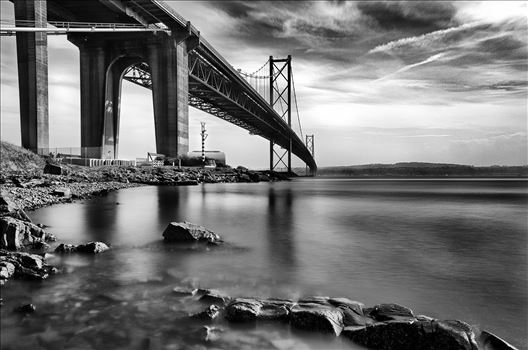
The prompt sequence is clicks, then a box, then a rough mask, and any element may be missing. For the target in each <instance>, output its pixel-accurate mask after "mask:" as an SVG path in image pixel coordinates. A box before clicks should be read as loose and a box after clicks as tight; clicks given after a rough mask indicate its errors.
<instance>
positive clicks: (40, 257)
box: [0, 142, 526, 350]
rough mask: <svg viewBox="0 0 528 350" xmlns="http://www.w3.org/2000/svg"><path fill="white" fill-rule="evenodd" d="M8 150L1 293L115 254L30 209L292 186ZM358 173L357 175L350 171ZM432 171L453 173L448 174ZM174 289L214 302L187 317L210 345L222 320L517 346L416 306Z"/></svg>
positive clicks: (260, 177)
mask: <svg viewBox="0 0 528 350" xmlns="http://www.w3.org/2000/svg"><path fill="white" fill-rule="evenodd" d="M1 151H2V152H1V162H2V164H1V171H2V174H1V176H0V192H1V194H0V231H1V242H0V243H1V244H0V286H1V288H9V287H8V286H9V280H10V279H12V278H15V279H23V280H29V281H31V280H32V281H43V280H46V279H48V278H50V277H52V276H53V275H55V274H58V273H61V267H60V266H51V265H49V264H47V262H46V258H47V257H49V256H50V255H49V254H50V252H52V254H100V253H103V254H104V252H105V251H107V250H110V249H111V246H109V245H107V244H106V243H104V242H87V243H83V244H79V245H76V246H75V245H71V244H62V243H60V237H55V236H54V235H53V234H51V233H49V232H47V231H46V226H45V225H43V224H35V223H32V221H31V219H30V217H29V216H28V215H27V214H26V212H25V210H33V209H36V208H39V207H43V206H47V205H51V204H55V203H63V202H71V201H73V200H75V199H84V198H89V197H91V196H95V195H105V194H107V193H108V192H109V191H112V190H117V189H121V188H128V187H136V186H142V185H196V184H199V183H218V182H260V181H270V182H271V181H282V180H288V178H287V177H286V176H285V175H284V174H281V173H275V172H269V171H260V172H256V171H250V170H248V169H246V168H243V167H239V168H237V169H232V168H222V169H219V170H205V169H177V168H175V167H152V166H149V167H137V168H136V167H114V166H112V167H100V168H84V167H79V166H71V165H62V164H53V163H52V162H46V161H45V160H44V159H42V158H40V157H39V156H37V155H35V154H33V153H32V152H30V151H27V150H23V149H21V148H19V147H16V146H13V145H10V144H6V143H4V142H2V144H1ZM412 164H415V163H412ZM350 168H354V169H359V168H355V167H344V168H343V169H350ZM403 168H405V169H407V172H405V171H402V172H394V169H402V167H399V168H398V167H397V168H391V167H389V168H388V169H390V171H391V172H390V173H391V174H394V173H398V174H400V173H401V174H408V173H409V172H408V171H409V169H415V167H414V166H411V167H403ZM433 168H434V167H433ZM520 168H521V170H522V171H521V173H522V174H526V167H520ZM328 169H329V168H326V169H325V168H323V169H321V171H322V172H323V174H324V175H330V174H337V175H343V174H347V171H348V170H343V169H341V170H339V171H340V172H339V171H337V172H334V173H332V170H328ZM331 169H334V168H331ZM373 169H380V168H379V167H377V168H364V169H363V168H362V169H360V171H359V170H358V171H359V173H361V171H366V172H367V173H370V174H371V175H372V174H376V175H375V176H380V175H379V172H378V170H376V171H374V170H373ZM434 169H437V170H438V169H443V170H445V167H443V166H441V167H438V168H434ZM352 173H353V174H358V173H357V172H352ZM411 173H412V171H411ZM402 176H403V175H402ZM405 176H408V175H405ZM523 176H525V175H523ZM163 239H164V241H165V243H166V244H182V243H189V242H194V241H196V243H197V244H199V242H204V244H208V245H213V246H214V245H221V244H222V243H223V240H222V239H221V238H220V237H219V236H218V235H216V234H215V233H214V232H213V231H210V230H208V229H206V228H204V227H201V226H198V225H194V224H191V223H170V224H169V226H168V228H167V229H166V230H165V232H164V233H163ZM50 242H56V243H50ZM57 244H58V246H57V247H56V248H55V249H54V250H51V245H53V246H55V245H57ZM29 281H28V283H30V282H29ZM45 283H51V282H45ZM173 292H174V293H177V294H178V295H183V296H191V297H198V298H199V300H200V301H204V302H207V303H208V304H209V306H208V307H207V308H205V309H204V310H203V311H202V312H200V313H198V314H193V315H189V319H190V320H201V322H203V324H202V325H201V327H202V328H201V333H200V334H201V339H202V341H203V342H206V343H208V342H211V341H214V340H215V339H216V338H218V333H219V332H223V330H222V329H218V328H217V327H214V326H211V325H210V324H209V322H210V321H212V320H213V319H215V318H217V317H220V318H222V319H225V320H226V321H228V322H230V323H255V322H257V323H258V322H280V323H282V324H284V325H285V327H292V328H297V329H301V330H306V331H310V332H320V333H329V334H333V335H334V336H340V337H345V338H347V339H349V340H351V341H352V342H353V343H355V344H359V345H361V346H365V347H366V348H368V349H380V350H389V349H391V350H399V349H401V350H403V349H406V350H412V349H425V348H426V349H438V350H440V349H452V350H458V349H460V350H477V349H489V350H494V349H496V350H499V349H501V350H502V349H506V350H512V349H515V347H513V346H512V345H510V344H508V343H507V342H506V341H504V340H502V339H501V338H499V337H497V336H495V335H494V334H492V333H489V332H487V331H485V330H479V329H478V328H476V327H473V326H470V325H468V324H466V323H464V322H463V321H458V320H437V319H433V318H430V317H428V316H423V315H414V314H413V312H412V310H411V309H409V308H407V307H404V306H401V305H397V304H378V305H376V306H373V307H370V308H369V307H365V306H364V305H363V304H361V303H359V302H356V301H352V300H350V299H347V298H332V297H328V296H311V297H304V298H301V299H298V300H283V299H273V298H272V299H255V298H247V297H238V296H228V295H221V294H218V293H216V292H215V290H214V289H212V290H209V289H195V288H194V287H193V286H178V287H176V288H175V289H174V290H173ZM2 304H3V300H2V299H0V306H1V305H2ZM3 308H5V306H3ZM36 310H37V306H35V305H33V304H24V305H20V306H18V307H16V308H14V309H13V310H12V312H18V313H23V314H25V315H28V314H31V313H33V312H36ZM2 312H4V310H2ZM351 346H352V345H351Z"/></svg>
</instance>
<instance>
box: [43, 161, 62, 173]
mask: <svg viewBox="0 0 528 350" xmlns="http://www.w3.org/2000/svg"><path fill="white" fill-rule="evenodd" d="M62 173H63V171H62V167H61V166H60V165H55V164H50V163H48V164H46V166H45V167H44V174H51V175H62Z"/></svg>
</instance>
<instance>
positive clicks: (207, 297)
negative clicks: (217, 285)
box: [200, 290, 231, 305]
mask: <svg viewBox="0 0 528 350" xmlns="http://www.w3.org/2000/svg"><path fill="white" fill-rule="evenodd" d="M230 299H231V297H230V296H228V295H225V294H222V293H220V292H218V291H215V290H207V291H206V292H205V294H204V295H202V296H201V297H200V300H201V301H204V302H207V303H212V304H218V305H225V304H226V303H227V302H228V301H229V300H230Z"/></svg>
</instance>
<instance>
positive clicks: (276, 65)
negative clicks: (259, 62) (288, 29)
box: [269, 55, 292, 173]
mask: <svg viewBox="0 0 528 350" xmlns="http://www.w3.org/2000/svg"><path fill="white" fill-rule="evenodd" d="M269 67H270V72H269V73H270V74H269V76H270V84H269V85H270V88H269V89H270V91H269V98H270V101H269V102H270V105H271V108H273V109H275V111H276V112H277V113H278V114H279V115H280V117H281V118H282V119H283V120H284V121H286V122H287V123H288V126H289V127H290V128H291V106H292V104H291V91H292V69H291V55H288V57H287V58H280V59H276V58H273V56H270V59H269ZM285 95H286V96H285ZM283 103H284V104H285V105H286V107H285V108H284V106H283ZM276 106H277V107H278V106H280V108H281V110H280V111H279V110H278V108H275V107H276ZM291 154H292V140H291V138H290V142H289V147H288V148H286V149H285V148H282V147H280V149H277V147H275V142H274V140H273V139H270V170H271V171H274V170H275V169H276V168H278V167H280V165H281V164H282V165H284V166H285V167H286V168H287V169H288V173H291ZM275 156H277V161H276V162H275V160H274V157H275ZM284 157H287V158H286V160H284Z"/></svg>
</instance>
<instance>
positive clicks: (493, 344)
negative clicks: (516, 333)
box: [478, 331, 517, 350]
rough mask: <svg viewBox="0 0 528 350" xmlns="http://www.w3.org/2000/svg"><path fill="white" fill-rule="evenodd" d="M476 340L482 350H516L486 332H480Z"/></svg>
mask: <svg viewBox="0 0 528 350" xmlns="http://www.w3.org/2000/svg"><path fill="white" fill-rule="evenodd" d="M478 340H479V343H480V344H481V348H482V349H483V350H517V348H516V347H515V346H513V345H511V344H510V343H508V342H506V341H505V340H504V339H501V338H499V337H497V336H496V335H495V334H493V333H491V332H488V331H482V332H481V333H480V336H479V339H478Z"/></svg>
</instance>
